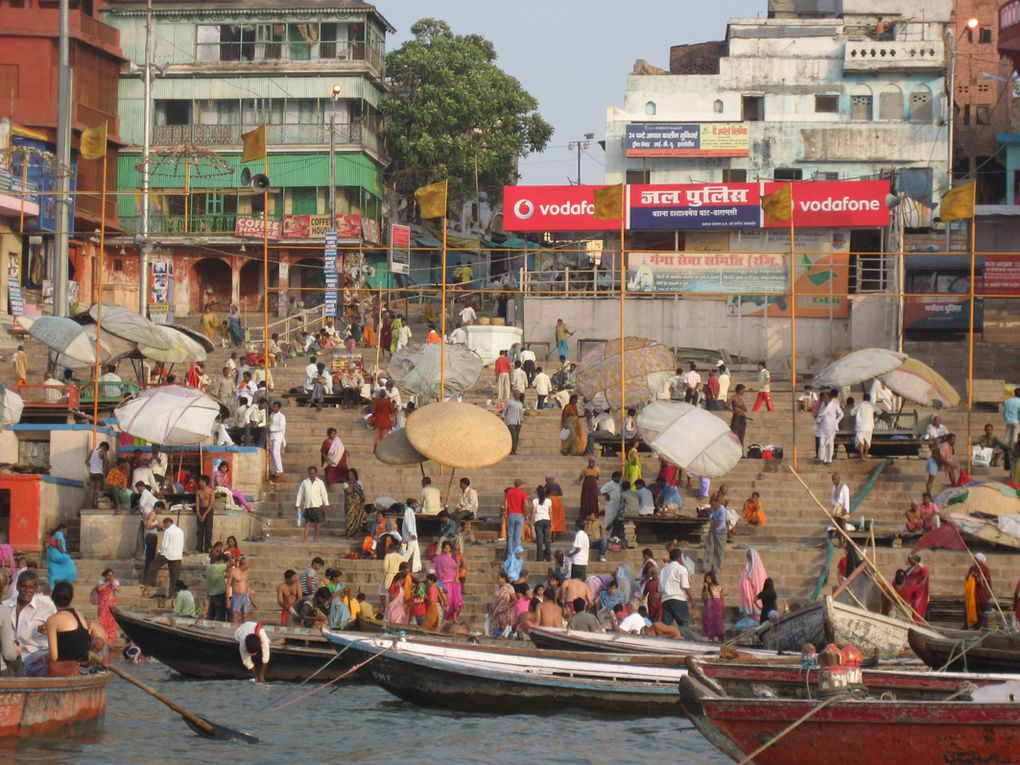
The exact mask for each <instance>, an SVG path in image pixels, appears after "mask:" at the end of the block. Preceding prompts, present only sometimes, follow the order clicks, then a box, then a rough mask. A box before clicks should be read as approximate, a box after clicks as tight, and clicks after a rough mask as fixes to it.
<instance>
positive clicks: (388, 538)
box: [372, 510, 393, 560]
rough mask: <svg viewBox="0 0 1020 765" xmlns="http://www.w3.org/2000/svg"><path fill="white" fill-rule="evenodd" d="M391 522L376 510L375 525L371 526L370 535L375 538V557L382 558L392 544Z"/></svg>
mask: <svg viewBox="0 0 1020 765" xmlns="http://www.w3.org/2000/svg"><path fill="white" fill-rule="evenodd" d="M392 533H393V523H392V522H391V521H390V520H389V519H388V518H387V517H386V516H385V515H384V514H383V511H382V510H378V511H377V512H376V514H375V526H374V527H373V528H372V537H373V538H374V539H375V557H376V558H378V559H379V560H382V559H383V558H385V557H386V555H387V554H388V553H389V551H390V545H392V544H393V537H392Z"/></svg>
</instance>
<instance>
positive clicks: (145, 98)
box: [138, 0, 187, 316]
mask: <svg viewBox="0 0 1020 765" xmlns="http://www.w3.org/2000/svg"><path fill="white" fill-rule="evenodd" d="M151 148H152V0H146V3H145V71H144V72H143V74H142V232H141V234H142V242H141V248H140V259H139V264H138V313H140V314H141V315H142V316H145V314H146V313H147V308H148V303H149V294H148V293H149V253H150V252H151V251H152V247H151V245H150V244H149V225H150V221H149V202H150V200H149V152H150V150H151ZM185 203H187V200H185Z"/></svg>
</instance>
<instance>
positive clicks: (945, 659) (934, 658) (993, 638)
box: [908, 629, 1020, 673]
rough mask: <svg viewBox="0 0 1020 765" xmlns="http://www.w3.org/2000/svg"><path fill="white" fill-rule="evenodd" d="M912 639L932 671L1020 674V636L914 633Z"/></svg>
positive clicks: (912, 643)
mask: <svg viewBox="0 0 1020 765" xmlns="http://www.w3.org/2000/svg"><path fill="white" fill-rule="evenodd" d="M908 638H909V640H910V647H911V649H913V651H914V653H916V654H917V656H918V658H920V659H921V661H923V662H924V663H925V664H927V665H928V666H929V667H931V668H932V669H939V670H941V669H948V670H951V671H954V672H1009V673H1020V636H1017V635H1000V634H985V633H980V632H963V631H961V630H953V631H951V632H949V633H948V634H942V635H932V634H930V633H928V632H926V631H923V630H914V629H912V630H910V634H909V636H908ZM979 641H980V642H979Z"/></svg>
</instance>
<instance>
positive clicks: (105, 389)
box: [99, 366, 123, 398]
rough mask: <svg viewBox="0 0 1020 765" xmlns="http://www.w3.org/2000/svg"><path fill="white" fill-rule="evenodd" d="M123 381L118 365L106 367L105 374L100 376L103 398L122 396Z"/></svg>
mask: <svg viewBox="0 0 1020 765" xmlns="http://www.w3.org/2000/svg"><path fill="white" fill-rule="evenodd" d="M122 382H123V380H121V379H120V375H118V374H117V368H116V367H112V366H111V367H104V371H103V374H101V375H100V376H99V395H100V396H101V397H102V398H120V386H121V383H122Z"/></svg>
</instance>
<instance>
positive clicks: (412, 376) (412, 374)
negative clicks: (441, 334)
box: [386, 343, 484, 397]
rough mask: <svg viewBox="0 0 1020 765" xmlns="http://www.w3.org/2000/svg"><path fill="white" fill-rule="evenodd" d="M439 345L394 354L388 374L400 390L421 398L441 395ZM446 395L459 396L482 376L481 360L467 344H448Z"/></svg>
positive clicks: (427, 345) (409, 347)
mask: <svg viewBox="0 0 1020 765" xmlns="http://www.w3.org/2000/svg"><path fill="white" fill-rule="evenodd" d="M440 355H441V354H440V347H439V344H438V343H430V344H426V345H424V346H422V347H413V346H408V347H406V348H404V349H402V350H399V351H397V352H396V353H395V354H393V358H391V359H390V362H389V364H387V365H386V368H387V371H388V372H389V373H390V375H391V376H392V377H393V379H394V380H396V381H397V383H398V384H399V385H400V387H401V388H403V389H405V390H407V391H409V392H411V393H415V394H417V395H419V396H426V397H438V396H439V378H440V374H439V360H440ZM445 357H446V375H445V385H444V388H445V391H444V393H443V395H444V396H458V395H460V394H461V393H463V392H464V391H466V390H468V389H469V388H471V386H473V385H474V384H475V383H476V382H478V378H479V377H480V376H481V374H482V367H483V366H484V363H483V362H482V357H481V356H479V355H478V354H477V353H475V352H474V351H472V350H471V349H470V348H468V347H466V346H464V345H457V344H455V343H447V345H446V353H445Z"/></svg>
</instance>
